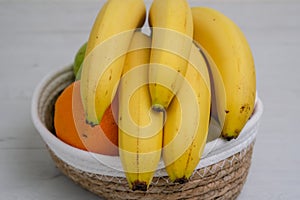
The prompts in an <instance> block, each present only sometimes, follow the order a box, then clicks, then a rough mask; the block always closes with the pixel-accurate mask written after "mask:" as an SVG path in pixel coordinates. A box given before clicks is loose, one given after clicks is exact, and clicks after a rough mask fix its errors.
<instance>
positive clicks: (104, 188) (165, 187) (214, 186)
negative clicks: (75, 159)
mask: <svg viewBox="0 0 300 200" xmlns="http://www.w3.org/2000/svg"><path fill="white" fill-rule="evenodd" d="M252 150H253V144H252V145H250V146H249V147H248V148H247V149H245V150H244V151H243V152H240V153H237V154H235V155H233V156H231V157H229V158H227V159H225V160H222V161H221V162H218V163H216V164H214V165H211V166H209V167H207V168H205V169H199V170H197V171H196V172H195V173H194V174H193V176H192V177H191V179H190V181H189V182H187V183H185V184H175V183H171V182H169V181H168V177H155V178H154V180H153V182H152V185H151V186H150V188H149V189H148V191H147V192H140V191H132V190H130V189H129V188H128V183H127V181H126V179H125V178H120V177H111V176H104V175H99V174H93V173H88V172H84V171H81V170H79V169H76V168H75V167H72V166H70V165H68V164H67V163H65V162H64V161H63V160H61V159H59V158H58V157H57V156H56V155H55V154H54V153H53V152H52V151H51V150H50V149H49V151H50V155H51V156H52V159H53V160H54V162H55V163H56V166H57V167H58V168H59V169H60V170H61V171H62V172H63V173H64V174H65V175H66V176H68V177H69V178H71V179H72V180H73V181H74V182H76V183H78V184H79V185H81V186H82V187H83V188H85V189H87V190H89V191H91V192H93V193H95V194H97V195H99V196H101V197H104V198H106V199H136V200H138V199H149V200H150V199H162V198H163V199H170V200H174V199H206V200H208V199H235V198H236V197H237V196H238V195H239V193H240V191H241V190H242V187H243V185H244V183H245V181H246V178H247V175H248V171H249V167H250V163H251V156H252Z"/></svg>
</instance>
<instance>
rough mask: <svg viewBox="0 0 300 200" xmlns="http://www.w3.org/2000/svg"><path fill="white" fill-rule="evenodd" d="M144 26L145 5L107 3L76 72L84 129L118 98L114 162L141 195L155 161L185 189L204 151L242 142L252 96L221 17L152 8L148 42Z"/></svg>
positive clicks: (246, 57)
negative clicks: (221, 142)
mask: <svg viewBox="0 0 300 200" xmlns="http://www.w3.org/2000/svg"><path fill="white" fill-rule="evenodd" d="M128 11H130V12H128ZM145 19H146V9H145V5H144V2H143V1H142V0H108V1H107V2H106V3H105V4H104V6H103V7H102V9H101V10H100V12H99V14H98V16H97V18H96V20H95V23H94V26H93V28H92V30H91V33H90V37H89V40H88V42H87V43H86V44H85V45H84V46H82V48H81V49H80V50H79V52H78V53H77V56H76V57H77V60H76V58H75V63H76V64H75V65H74V73H76V74H79V75H78V77H80V80H81V84H80V87H81V88H80V91H81V98H82V102H83V105H84V110H85V114H86V123H88V124H90V125H91V126H94V125H97V124H99V121H101V118H102V116H103V113H104V112H105V110H106V109H107V107H108V106H109V105H110V104H111V102H112V99H113V98H114V96H115V95H116V94H117V95H118V98H119V101H118V102H119V106H118V117H117V119H118V126H119V134H118V140H119V143H118V145H119V155H120V160H121V163H122V166H123V169H124V173H125V175H126V178H127V181H128V184H129V187H130V188H131V189H132V190H142V191H146V190H147V189H148V188H149V186H150V184H151V181H152V179H153V176H154V174H155V171H156V170H157V167H158V164H159V162H160V160H161V161H163V163H164V165H165V169H166V172H167V174H168V176H169V179H170V180H171V181H172V182H178V183H185V182H187V181H188V180H189V178H190V177H191V176H192V174H193V172H194V170H195V168H196V167H197V165H198V163H199V162H200V159H201V156H202V153H203V150H204V147H205V144H206V143H207V142H208V141H211V140H213V139H215V138H216V137H219V136H220V135H222V137H223V138H225V139H228V140H230V139H233V138H236V137H238V135H239V133H240V132H241V130H242V129H243V127H244V126H245V124H246V122H247V120H248V119H249V117H250V116H251V114H252V112H253V109H254V103H255V93H256V83H255V82H256V80H255V68H254V61H253V57H252V53H251V50H250V47H249V45H248V43H247V41H246V39H245V36H244V35H243V33H242V32H241V30H240V29H239V28H238V26H237V25H236V24H234V22H232V21H231V20H230V19H229V18H227V17H226V16H225V15H223V14H221V13H220V12H218V11H216V10H214V9H211V8H204V7H194V8H190V6H189V4H188V2H187V0H153V2H152V5H151V8H150V11H149V16H148V19H149V25H150V28H151V35H150V36H148V35H146V34H144V33H142V32H141V30H136V29H137V28H141V27H142V26H143V24H144V22H145ZM83 54H84V56H83ZM83 58H84V60H83ZM78 68H80V69H78ZM214 123H216V124H218V126H219V132H218V131H215V130H214V131H211V130H210V127H211V126H212V124H214ZM216 132H217V134H216ZM213 134H215V135H214V136H212V135H213Z"/></svg>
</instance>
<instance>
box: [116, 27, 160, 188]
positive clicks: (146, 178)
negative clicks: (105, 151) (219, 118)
mask: <svg viewBox="0 0 300 200" xmlns="http://www.w3.org/2000/svg"><path fill="white" fill-rule="evenodd" d="M150 48H151V39H150V37H148V36H146V35H144V34H143V33H141V32H136V33H135V34H134V36H133V39H132V42H131V46H130V52H129V53H128V54H127V55H126V61H125V66H124V71H123V75H122V78H121V83H120V86H119V123H118V126H119V154H120V159H121V162H122V166H123V169H124V171H125V174H126V178H127V181H128V183H129V186H130V188H131V189H133V190H143V191H145V190H147V189H148V187H149V184H150V183H151V181H152V178H153V175H154V172H155V171H156V169H157V165H158V163H159V160H160V157H161V148H162V127H163V113H159V112H155V111H153V110H152V109H151V99H150V94H149V87H148V70H149V59H150Z"/></svg>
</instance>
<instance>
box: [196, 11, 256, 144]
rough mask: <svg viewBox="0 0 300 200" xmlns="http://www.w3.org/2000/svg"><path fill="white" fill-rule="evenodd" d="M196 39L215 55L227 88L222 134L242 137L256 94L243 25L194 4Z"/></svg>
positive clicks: (210, 53)
mask: <svg viewBox="0 0 300 200" xmlns="http://www.w3.org/2000/svg"><path fill="white" fill-rule="evenodd" d="M192 14H193V21H194V40H195V41H197V42H198V43H199V44H200V45H201V46H203V48H204V49H205V50H206V51H207V52H208V54H209V55H210V56H211V57H212V59H213V60H214V62H215V64H216V65H217V67H218V69H219V71H220V74H221V76H222V79H223V82H224V87H225V91H226V106H225V107H226V108H225V110H218V112H223V113H224V112H225V122H224V127H223V129H222V136H223V137H224V138H226V139H228V140H230V139H233V138H236V137H238V135H239V133H240V132H241V130H242V128H243V127H244V126H245V124H246V122H247V120H248V119H249V117H250V116H251V114H252V112H253V109H254V104H255V96H256V75H255V66H254V60H253V56H252V53H251V49H250V47H249V44H248V42H247V40H246V38H245V36H244V35H243V33H242V31H241V30H240V29H239V27H238V26H237V25H236V24H235V23H234V22H233V21H232V20H230V19H229V18H228V17H226V16H225V15H223V14H222V13H220V12H218V11H216V10H214V9H212V8H205V7H195V8H192Z"/></svg>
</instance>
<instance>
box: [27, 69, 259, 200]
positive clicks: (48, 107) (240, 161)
mask: <svg viewBox="0 0 300 200" xmlns="http://www.w3.org/2000/svg"><path fill="white" fill-rule="evenodd" d="M73 80H74V75H73V72H72V66H67V67H63V68H61V69H59V70H56V71H54V72H53V73H50V74H49V75H47V76H46V77H44V78H43V80H42V81H41V82H40V84H39V85H38V86H37V88H36V90H35V92H34V96H33V99H32V110H31V112H32V120H33V123H34V125H35V127H36V129H37V130H38V132H39V133H40V135H41V137H42V139H43V140H44V142H45V144H46V146H47V149H48V150H49V153H50V155H51V157H52V159H53V161H54V162H55V164H56V166H57V167H58V168H59V170H61V172H62V173H64V174H65V175H66V176H67V177H69V178H70V179H72V180H73V181H74V182H75V183H77V184H79V185H80V186H82V187H83V188H85V189H87V190H89V191H91V192H93V193H95V194H97V195H99V196H101V197H103V198H105V199H160V198H164V199H172V200H173V199H235V198H236V197H237V196H238V195H239V193H240V192H241V190H242V188H243V185H244V183H245V181H246V178H247V175H248V172H249V168H250V164H251V157H252V152H253V147H254V143H255V138H256V135H257V131H258V127H259V122H260V118H261V115H262V112H263V106H262V102H261V101H260V99H259V98H257V101H256V106H255V110H254V113H253V115H252V117H251V118H250V119H249V121H248V122H247V124H246V126H245V127H244V129H243V130H242V132H241V133H240V136H239V137H238V138H237V139H234V140H231V141H225V140H223V139H220V138H218V139H215V140H213V141H211V142H209V143H207V144H206V146H205V150H204V153H203V155H202V159H201V161H200V163H199V165H198V166H197V169H196V170H195V172H194V174H193V175H192V177H191V178H190V180H189V182H187V183H185V184H179V183H172V182H171V181H170V180H169V179H168V176H167V173H166V172H165V170H164V168H163V164H162V162H161V163H160V164H159V167H158V170H157V171H156V173H155V176H154V178H153V181H152V183H151V185H150V188H149V189H148V191H146V192H142V191H132V190H131V189H129V187H128V184H127V181H126V178H125V175H124V173H123V172H122V170H121V167H122V166H121V163H120V159H119V157H118V156H105V155H100V154H95V153H91V152H87V151H83V150H80V149H77V148H74V147H72V146H70V145H68V144H66V143H64V142H62V141H61V140H59V139H58V138H57V137H56V136H55V134H54V127H53V113H54V110H53V109H54V103H55V101H56V98H57V97H58V96H59V94H60V93H61V91H62V90H63V89H64V88H65V87H66V86H67V85H69V84H70V83H71V82H72V81H73Z"/></svg>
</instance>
